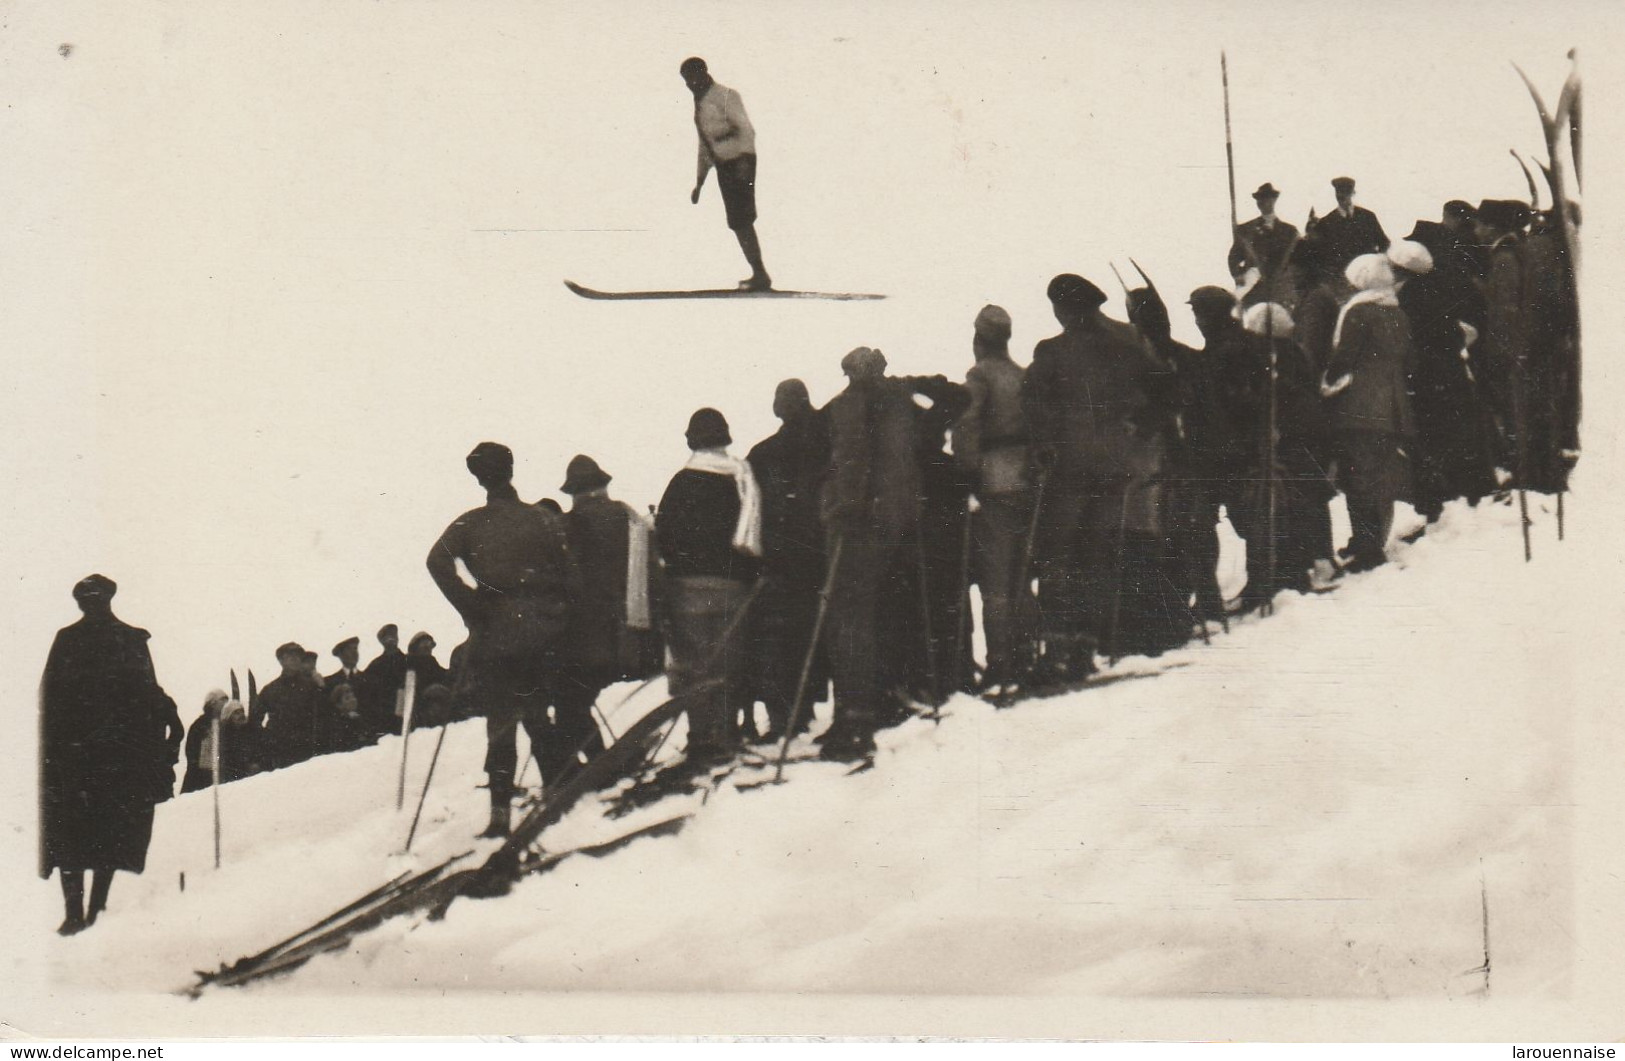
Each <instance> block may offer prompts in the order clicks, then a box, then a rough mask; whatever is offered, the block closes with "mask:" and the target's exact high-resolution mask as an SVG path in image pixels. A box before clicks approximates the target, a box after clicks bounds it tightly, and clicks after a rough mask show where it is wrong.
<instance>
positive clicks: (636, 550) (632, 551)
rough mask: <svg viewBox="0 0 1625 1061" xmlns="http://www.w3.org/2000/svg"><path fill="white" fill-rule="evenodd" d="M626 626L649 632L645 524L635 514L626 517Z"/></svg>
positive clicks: (647, 542)
mask: <svg viewBox="0 0 1625 1061" xmlns="http://www.w3.org/2000/svg"><path fill="white" fill-rule="evenodd" d="M626 519H627V533H626V546H627V548H626V625H627V627H628V629H632V630H652V629H654V624H653V622H652V616H651V615H650V611H649V521H648V520H646V519H644V518H643V517H642V516H641V515H639V514H638V513H637V512H636V511H635V510H632V509H628V510H627V514H626Z"/></svg>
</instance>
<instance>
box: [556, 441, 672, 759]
mask: <svg viewBox="0 0 1625 1061" xmlns="http://www.w3.org/2000/svg"><path fill="white" fill-rule="evenodd" d="M611 479H612V477H611V476H610V474H609V473H608V472H606V471H604V470H603V469H602V468H600V467H599V466H598V462H597V461H595V460H593V459H592V458H591V457H588V456H584V455H580V454H578V455H576V456H575V457H573V458H572V459H571V460H570V464H569V467H568V468H567V469H566V471H565V478H564V485H563V486H562V487H561V488H560V489H561V490H562V491H563V492H564V493H565V494H567V495H569V497H570V511H569V513H568V514H567V515H566V516H565V517H564V527H565V532H566V533H567V535H568V536H569V539H570V558H571V559H572V560H573V561H574V562H575V565H576V572H577V575H578V577H579V585H580V596H579V597H578V598H577V600H576V610H575V617H574V620H573V622H572V624H571V625H572V628H573V629H572V636H571V644H572V648H571V651H570V657H569V659H568V660H567V661H566V662H565V665H564V668H563V671H562V674H561V680H560V689H559V700H558V703H557V704H556V705H555V713H556V716H557V717H556V719H555V721H554V727H555V729H556V731H557V737H558V739H559V740H560V741H562V742H563V743H564V744H565V745H566V746H567V747H570V748H574V749H580V750H581V752H582V754H584V755H585V756H586V757H587V758H589V759H590V758H592V757H593V756H595V755H597V754H598V753H599V752H601V751H603V750H604V742H603V737H602V735H601V734H600V733H599V732H598V724H597V723H596V722H595V721H593V717H592V709H593V705H594V704H596V703H597V702H598V695H599V694H600V693H601V692H603V690H604V688H605V687H606V686H608V685H610V684H611V683H613V682H617V681H621V680H623V679H626V678H643V677H647V676H648V675H649V674H650V673H653V671H652V670H650V669H648V668H649V664H650V663H651V660H650V651H651V642H653V640H654V636H653V632H652V626H653V622H652V616H653V613H652V607H653V605H652V596H653V595H652V582H651V578H650V576H651V573H652V572H653V571H654V570H655V567H656V565H654V564H652V563H651V562H650V561H651V554H650V551H651V547H652V539H651V537H650V533H649V526H648V523H647V522H646V521H645V520H644V518H643V517H642V516H640V515H639V514H638V513H637V512H636V511H634V510H633V508H632V506H630V505H627V504H623V503H622V502H620V501H616V500H614V499H612V498H611V497H610V496H609V484H610V482H611ZM634 569H636V571H637V577H636V578H634V577H633V570H634Z"/></svg>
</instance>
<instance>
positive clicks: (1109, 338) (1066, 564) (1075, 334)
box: [1022, 273, 1164, 681]
mask: <svg viewBox="0 0 1625 1061" xmlns="http://www.w3.org/2000/svg"><path fill="white" fill-rule="evenodd" d="M1048 293H1049V298H1050V303H1051V305H1052V306H1053V307H1054V310H1055V317H1056V320H1058V321H1059V322H1060V324H1061V328H1062V331H1061V334H1060V335H1057V336H1054V337H1053V338H1049V339H1045V340H1043V341H1042V342H1040V343H1039V344H1038V346H1037V347H1036V348H1035V349H1034V351H1033V362H1032V365H1031V366H1030V367H1029V368H1028V369H1027V375H1026V378H1025V379H1024V380H1023V381H1022V404H1023V407H1024V408H1025V410H1026V413H1027V424H1028V428H1029V430H1030V432H1031V434H1032V443H1033V449H1034V454H1035V457H1036V458H1037V459H1038V460H1039V461H1040V462H1041V463H1042V464H1044V465H1045V466H1047V467H1048V468H1049V469H1050V470H1049V472H1048V475H1049V482H1048V486H1047V488H1046V490H1045V494H1044V507H1043V511H1042V513H1040V517H1039V519H1040V540H1041V545H1040V550H1039V552H1040V560H1041V562H1040V566H1039V570H1038V581H1039V609H1040V614H1041V620H1040V621H1041V628H1042V629H1041V633H1042V639H1043V644H1044V652H1043V659H1042V661H1041V662H1042V665H1043V670H1044V671H1045V676H1046V677H1047V678H1049V679H1051V680H1056V681H1067V680H1076V679H1079V678H1083V677H1086V676H1088V675H1089V674H1092V673H1093V672H1094V670H1095V664H1094V652H1095V650H1096V648H1101V649H1104V648H1105V647H1106V645H1105V642H1106V639H1107V635H1108V633H1109V630H1108V627H1109V624H1110V617H1111V613H1112V605H1113V599H1114V596H1115V594H1116V593H1117V592H1118V591H1119V588H1120V587H1121V584H1122V583H1121V575H1122V571H1121V564H1120V563H1119V562H1118V561H1119V558H1120V556H1121V549H1120V542H1121V540H1122V535H1123V530H1124V527H1125V524H1126V522H1127V519H1126V516H1127V512H1126V509H1125V501H1126V500H1127V494H1128V491H1129V488H1130V486H1131V484H1132V483H1133V482H1134V480H1135V478H1136V476H1137V475H1138V474H1139V472H1140V471H1141V470H1142V469H1141V465H1142V464H1143V463H1144V462H1143V461H1142V460H1141V457H1142V456H1143V451H1144V449H1145V446H1146V440H1145V439H1143V438H1141V437H1138V436H1137V435H1136V429H1135V426H1134V423H1133V421H1134V418H1135V417H1136V416H1137V415H1138V414H1139V413H1140V412H1141V411H1142V410H1143V409H1144V407H1145V405H1146V402H1147V398H1148V387H1149V386H1150V385H1151V382H1152V377H1153V376H1154V375H1156V374H1158V373H1160V372H1162V371H1163V370H1164V367H1163V366H1162V365H1161V364H1160V363H1159V362H1158V361H1157V359H1156V357H1155V356H1154V355H1153V354H1152V352H1151V351H1150V350H1149V349H1148V348H1147V347H1146V345H1145V343H1144V342H1143V341H1142V340H1141V338H1140V336H1139V334H1138V333H1137V332H1135V330H1134V328H1133V327H1131V326H1130V325H1128V324H1125V323H1123V322H1122V321H1116V320H1112V319H1110V318H1108V317H1106V316H1105V315H1104V314H1102V313H1101V312H1100V307H1101V305H1102V304H1103V303H1104V302H1105V301H1106V296H1105V294H1103V293H1102V292H1101V290H1100V289H1099V288H1098V287H1096V286H1095V285H1094V284H1092V283H1090V282H1089V281H1087V280H1085V279H1083V278H1082V277H1080V276H1075V275H1073V274H1071V273H1066V274H1063V275H1061V276H1057V277H1056V278H1055V279H1054V280H1052V281H1051V282H1050V285H1049V292H1048Z"/></svg>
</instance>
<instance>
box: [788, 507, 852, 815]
mask: <svg viewBox="0 0 1625 1061" xmlns="http://www.w3.org/2000/svg"><path fill="white" fill-rule="evenodd" d="M842 544H844V543H843V542H842V540H841V539H840V538H839V537H837V538H836V539H835V548H834V549H833V550H832V551H831V552H830V554H829V571H828V572H827V573H826V574H825V575H824V585H823V587H822V588H821V589H820V590H819V591H818V613H817V614H816V615H814V616H813V628H812V640H811V642H810V643H809V644H808V645H807V654H806V656H804V657H802V660H801V676H800V677H799V678H797V679H796V698H795V699H794V700H792V701H791V702H790V718H789V720H788V721H786V722H785V724H784V741H783V743H782V744H780V745H779V764H778V767H777V768H776V769H775V770H774V771H773V783H774V784H775V785H776V784H778V783H779V782H780V781H782V780H783V779H784V761H785V760H786V759H788V758H789V757H790V741H791V739H792V738H794V737H795V734H796V726H797V725H798V724H799V723H800V722H801V704H802V700H803V699H804V698H805V697H806V695H807V679H808V677H809V676H811V674H812V665H813V656H814V655H816V654H817V652H818V639H819V638H820V637H821V636H823V633H824V617H825V616H826V615H828V614H829V598H830V594H832V593H834V592H835V574H836V572H837V571H839V570H840V566H841V546H842Z"/></svg>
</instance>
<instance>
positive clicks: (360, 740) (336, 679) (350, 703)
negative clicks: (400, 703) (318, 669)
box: [322, 637, 373, 748]
mask: <svg viewBox="0 0 1625 1061" xmlns="http://www.w3.org/2000/svg"><path fill="white" fill-rule="evenodd" d="M333 655H334V657H335V658H337V659H338V661H339V669H338V670H336V671H334V672H333V673H332V674H329V675H327V676H326V677H325V678H323V679H322V691H323V692H324V693H326V694H327V705H328V710H329V712H330V713H331V714H332V716H333V720H334V726H335V730H336V732H335V735H334V736H335V742H336V743H337V745H338V746H339V747H341V748H355V747H359V746H360V745H362V744H367V743H370V742H371V737H372V736H373V734H371V733H369V732H368V727H367V726H366V724H365V720H364V718H363V717H362V707H361V704H362V701H363V700H365V699H366V690H365V688H364V687H363V682H362V678H361V668H360V662H361V639H360V638H359V637H347V638H345V639H344V640H343V641H340V642H339V643H338V644H336V645H334V646H333Z"/></svg>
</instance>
